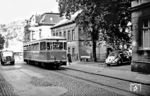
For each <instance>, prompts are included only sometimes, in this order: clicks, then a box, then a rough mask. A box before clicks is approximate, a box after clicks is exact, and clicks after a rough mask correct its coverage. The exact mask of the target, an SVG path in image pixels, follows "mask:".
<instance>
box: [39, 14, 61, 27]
mask: <svg viewBox="0 0 150 96" xmlns="http://www.w3.org/2000/svg"><path fill="white" fill-rule="evenodd" d="M60 20H62V18H61V17H60V15H59V13H44V14H42V15H41V19H40V22H39V24H40V25H55V24H56V23H58V22H59V21H60Z"/></svg>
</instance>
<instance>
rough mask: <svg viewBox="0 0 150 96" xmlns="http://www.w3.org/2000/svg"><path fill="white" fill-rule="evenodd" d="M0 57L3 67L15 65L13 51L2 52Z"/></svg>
mask: <svg viewBox="0 0 150 96" xmlns="http://www.w3.org/2000/svg"><path fill="white" fill-rule="evenodd" d="M0 57H1V58H0V61H1V65H5V64H11V65H14V64H15V58H14V52H13V51H11V50H2V51H1V52H0Z"/></svg>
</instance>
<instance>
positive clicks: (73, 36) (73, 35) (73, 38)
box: [72, 29, 75, 40]
mask: <svg viewBox="0 0 150 96" xmlns="http://www.w3.org/2000/svg"><path fill="white" fill-rule="evenodd" d="M72 40H75V31H74V29H73V30H72Z"/></svg>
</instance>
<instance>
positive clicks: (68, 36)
mask: <svg viewBox="0 0 150 96" xmlns="http://www.w3.org/2000/svg"><path fill="white" fill-rule="evenodd" d="M67 39H68V41H70V30H68V38H67Z"/></svg>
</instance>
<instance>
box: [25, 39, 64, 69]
mask: <svg viewBox="0 0 150 96" xmlns="http://www.w3.org/2000/svg"><path fill="white" fill-rule="evenodd" d="M23 51H24V52H23V53H24V54H23V57H24V61H25V62H26V63H27V64H36V65H39V66H42V67H47V66H51V67H55V68H59V67H60V66H61V65H66V64H67V43H66V39H65V38H63V37H56V36H53V37H50V38H45V39H40V40H34V41H30V42H25V43H24V44H23Z"/></svg>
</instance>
